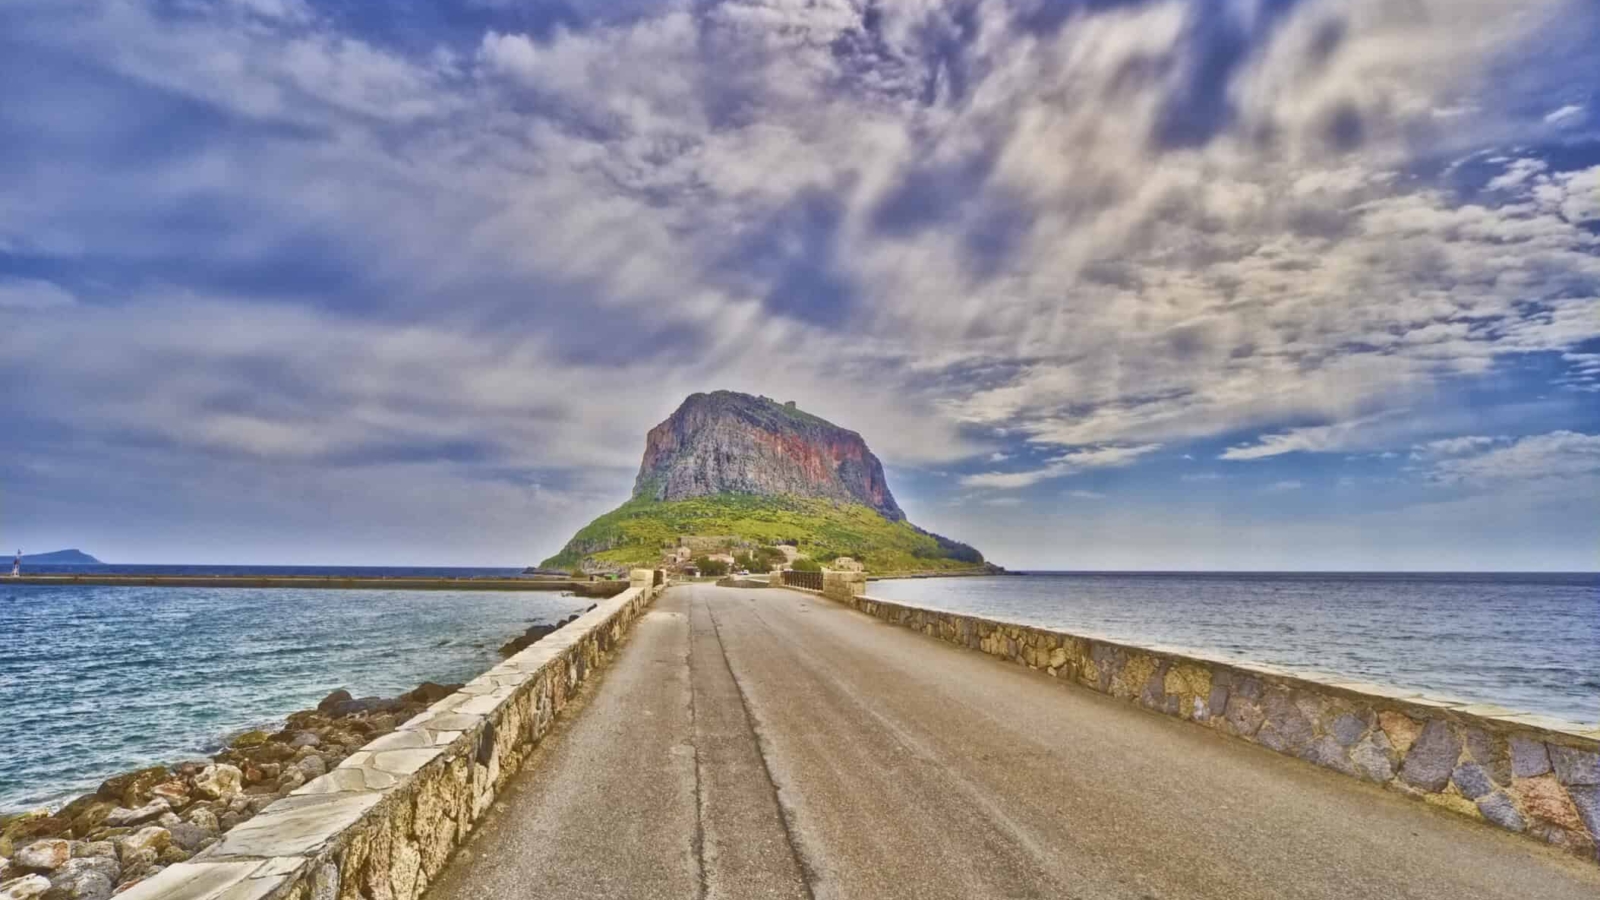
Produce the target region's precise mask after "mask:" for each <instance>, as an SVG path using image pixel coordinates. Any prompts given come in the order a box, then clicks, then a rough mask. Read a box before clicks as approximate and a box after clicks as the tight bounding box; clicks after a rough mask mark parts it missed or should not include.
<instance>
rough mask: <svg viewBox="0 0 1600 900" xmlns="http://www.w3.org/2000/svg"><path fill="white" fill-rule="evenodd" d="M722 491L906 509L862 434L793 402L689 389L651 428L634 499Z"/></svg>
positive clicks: (891, 514)
mask: <svg viewBox="0 0 1600 900" xmlns="http://www.w3.org/2000/svg"><path fill="white" fill-rule="evenodd" d="M722 493H737V494H763V495H779V494H785V495H789V496H795V497H820V498H825V499H830V500H843V501H846V502H851V503H860V504H862V505H864V506H869V507H871V508H873V509H875V510H877V511H878V512H879V513H881V514H882V515H883V517H884V518H886V519H888V520H890V521H893V522H897V521H900V520H902V519H904V518H905V517H906V516H905V513H904V512H902V511H901V510H900V506H899V504H897V503H895V500H894V495H893V494H891V493H890V492H889V484H888V482H887V481H885V480H884V476H883V464H882V463H880V462H879V461H878V457H876V456H874V455H873V453H872V451H871V450H869V449H867V443H866V441H864V440H862V439H861V435H859V434H857V433H855V432H854V431H850V430H848V429H845V428H840V427H839V426H837V425H834V424H833V423H831V422H828V421H825V420H823V419H820V418H817V417H816V416H813V415H811V414H809V413H805V412H801V411H800V410H798V409H796V408H795V407H794V405H793V404H784V403H778V402H777V401H775V400H770V399H768V398H766V397H752V396H751V395H749V394H740V393H735V392H733V391H716V392H714V393H710V394H692V395H690V396H689V398H688V399H687V400H685V401H683V404H682V405H681V406H679V407H678V409H677V411H676V412H674V413H673V414H672V415H671V416H670V417H668V418H667V420H666V421H665V422H662V423H661V424H660V425H657V426H656V427H655V428H652V429H650V434H649V437H648V438H647V440H646V443H645V450H644V462H643V463H642V464H641V465H640V466H639V476H638V478H637V479H636V480H635V481H634V488H633V496H634V499H648V500H687V499H689V498H692V497H710V496H715V495H717V494H722Z"/></svg>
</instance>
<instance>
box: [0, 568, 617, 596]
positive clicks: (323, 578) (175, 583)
mask: <svg viewBox="0 0 1600 900" xmlns="http://www.w3.org/2000/svg"><path fill="white" fill-rule="evenodd" d="M4 584H12V585H34V586H45V587H49V586H56V587H62V586H71V585H96V586H102V587H199V588H298V589H301V590H385V591H569V592H571V593H574V594H579V595H581V596H584V597H612V596H616V595H617V594H620V593H622V592H623V591H625V590H627V588H628V583H627V582H625V581H590V580H573V579H560V578H535V577H529V578H439V577H425V576H373V577H349V576H331V575H122V574H104V575H101V574H79V573H74V574H60V575H56V574H52V575H22V576H19V577H16V578H11V577H6V578H5V580H4Z"/></svg>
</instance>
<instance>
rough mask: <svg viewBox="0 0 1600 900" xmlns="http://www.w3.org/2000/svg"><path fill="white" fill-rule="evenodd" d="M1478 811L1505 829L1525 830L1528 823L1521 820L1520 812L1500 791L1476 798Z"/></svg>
mask: <svg viewBox="0 0 1600 900" xmlns="http://www.w3.org/2000/svg"><path fill="white" fill-rule="evenodd" d="M1478 812H1481V813H1483V817H1484V818H1485V819H1488V820H1489V821H1491V822H1493V823H1494V824H1496V825H1499V826H1500V827H1501V828H1504V829H1505V830H1507V831H1517V832H1521V831H1526V830H1527V828H1528V823H1527V822H1524V821H1523V820H1522V814H1521V813H1519V812H1517V807H1516V804H1514V803H1512V802H1511V798H1510V797H1507V796H1506V795H1505V793H1504V792H1502V791H1495V792H1494V793H1492V794H1485V795H1484V796H1482V797H1479V798H1478Z"/></svg>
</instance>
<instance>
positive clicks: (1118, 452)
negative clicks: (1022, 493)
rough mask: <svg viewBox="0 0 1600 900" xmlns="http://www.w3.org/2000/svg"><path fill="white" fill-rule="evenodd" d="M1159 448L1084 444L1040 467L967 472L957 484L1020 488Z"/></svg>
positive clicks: (1133, 458)
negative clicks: (1019, 470) (1081, 447)
mask: <svg viewBox="0 0 1600 900" xmlns="http://www.w3.org/2000/svg"><path fill="white" fill-rule="evenodd" d="M1159 449H1161V445H1160V444H1140V445H1137V446H1104V447H1087V448H1083V449H1080V450H1073V451H1071V452H1070V453H1064V454H1062V455H1060V456H1057V457H1055V458H1053V459H1051V460H1050V462H1049V463H1048V464H1047V465H1045V466H1044V467H1042V468H1038V469H1030V470H1028V471H1023V472H983V473H981V474H977V475H967V476H964V477H963V478H962V479H961V483H962V484H964V485H966V486H967V487H986V488H1000V489H1012V488H1024V487H1028V486H1029V485H1034V484H1038V483H1039V482H1041V481H1045V480H1047V479H1051V478H1061V477H1063V476H1066V475H1072V474H1075V473H1078V472H1082V471H1084V470H1086V469H1107V468H1121V467H1123V466H1129V465H1132V464H1133V463H1134V462H1135V461H1137V460H1138V459H1139V457H1141V456H1144V455H1145V454H1147V453H1153V452H1155V451H1156V450H1159Z"/></svg>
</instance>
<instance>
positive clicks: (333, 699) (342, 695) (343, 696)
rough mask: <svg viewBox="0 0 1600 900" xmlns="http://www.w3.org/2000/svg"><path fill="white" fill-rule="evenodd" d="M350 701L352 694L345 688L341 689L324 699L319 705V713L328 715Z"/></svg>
mask: <svg viewBox="0 0 1600 900" xmlns="http://www.w3.org/2000/svg"><path fill="white" fill-rule="evenodd" d="M349 699H351V697H350V692H349V691H347V690H345V689H344V688H340V689H338V690H337V691H334V692H333V693H331V694H329V695H328V696H326V697H323V698H322V702H321V703H318V704H317V712H319V713H322V714H324V715H327V714H329V713H331V712H332V711H333V708H334V707H335V706H338V705H339V704H341V703H343V702H345V701H346V700H349Z"/></svg>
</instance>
